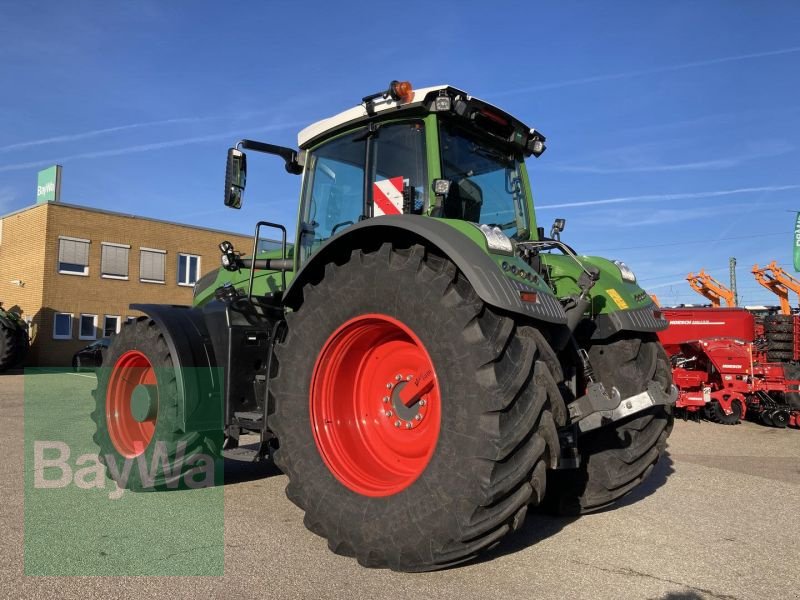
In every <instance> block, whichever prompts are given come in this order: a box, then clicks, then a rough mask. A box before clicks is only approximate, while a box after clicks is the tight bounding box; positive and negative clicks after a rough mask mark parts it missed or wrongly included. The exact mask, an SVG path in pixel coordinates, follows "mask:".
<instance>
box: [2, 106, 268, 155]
mask: <svg viewBox="0 0 800 600" xmlns="http://www.w3.org/2000/svg"><path fill="white" fill-rule="evenodd" d="M266 112H267V111H250V112H248V113H246V114H244V115H242V114H239V115H238V116H239V117H242V116H248V117H250V116H254V115H258V114H263V113H266ZM224 118H227V117H223V116H211V117H178V118H174V119H163V120H161V121H144V122H142V123H131V124H130V125H118V126H116V127H104V128H102V129H92V130H90V131H82V132H80V133H68V134H64V135H56V136H53V137H49V138H43V139H41V140H32V141H29V142H18V143H16V144H9V145H7V146H0V152H9V151H11V150H19V149H21V148H30V147H32V146H42V145H44V144H58V143H62V142H74V141H77V140H84V139H87V138H93V137H98V136H101V135H106V134H107V133H116V132H118V131H129V130H131V129H142V128H145V127H156V126H158V125H175V124H178V123H201V122H203V121H214V120H219V119H224Z"/></svg>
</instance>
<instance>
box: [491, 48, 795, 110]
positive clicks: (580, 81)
mask: <svg viewBox="0 0 800 600" xmlns="http://www.w3.org/2000/svg"><path fill="white" fill-rule="evenodd" d="M796 52H800V46H793V47H790V48H782V49H779V50H769V51H766V52H752V53H750V54H737V55H734V56H722V57H720V58H711V59H707V60H698V61H693V62H688V63H681V64H677V65H665V66H663V67H656V68H653V69H641V70H638V71H627V72H624V73H611V74H606V75H594V76H591V77H580V78H577V79H566V80H564V81H555V82H552V83H540V84H538V85H532V86H526V87H521V88H516V89H512V90H505V91H502V92H494V93H492V94H491V96H492V97H493V98H496V97H499V96H511V95H514V94H523V93H526V92H537V91H543V90H553V89H558V88H563V87H569V86H574V85H585V84H587V83H596V82H598V81H611V80H614V79H628V78H630V77H640V76H642V75H651V74H654V73H666V72H670V71H682V70H684V69H695V68H698V67H707V66H711V65H718V64H722V63H727V62H737V61H741V60H750V59H754V58H767V57H770V56H781V55H784V54H794V53H796Z"/></svg>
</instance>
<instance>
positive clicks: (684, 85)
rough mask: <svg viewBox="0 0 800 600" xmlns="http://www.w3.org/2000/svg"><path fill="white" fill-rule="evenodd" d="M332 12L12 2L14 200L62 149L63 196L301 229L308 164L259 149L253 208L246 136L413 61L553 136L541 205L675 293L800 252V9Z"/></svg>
mask: <svg viewBox="0 0 800 600" xmlns="http://www.w3.org/2000/svg"><path fill="white" fill-rule="evenodd" d="M317 6H319V7H320V8H319V9H316V8H315V4H314V3H313V2H312V3H299V2H258V3H234V4H231V3H222V2H214V3H212V2H151V1H149V0H145V1H143V0H137V1H136V2H128V3H107V2H104V3H101V2H69V3H66V2H9V1H7V0H6V1H4V2H2V4H0V214H4V213H7V212H10V211H12V210H16V209H18V208H22V207H24V206H27V205H30V204H33V203H34V202H35V188H36V172H37V171H38V170H39V169H41V168H43V167H46V166H48V165H51V164H54V163H56V162H57V163H59V164H61V165H63V167H64V173H63V182H62V183H63V187H62V189H63V191H62V200H63V201H64V202H70V203H76V204H84V205H88V206H95V207H99V208H107V209H111V210H117V211H122V212H130V213H135V214H140V215H144V216H150V217H156V218H162V219H170V220H176V221H180V222H185V223H192V224H197V225H204V226H210V227H216V228H221V229H226V230H232V231H239V232H249V231H251V227H252V224H253V223H255V221H256V220H258V219H268V220H272V221H281V222H284V223H286V224H287V225H290V226H291V227H292V229H293V223H294V219H295V211H296V205H297V197H298V187H299V178H297V177H293V176H291V175H288V174H286V173H285V172H284V171H283V167H282V164H281V163H280V161H279V160H277V159H275V158H272V157H261V156H254V157H253V159H252V160H251V161H250V165H249V170H250V173H249V181H248V190H247V194H246V199H245V207H244V208H243V209H242V210H241V211H238V212H236V211H232V210H227V209H225V208H224V207H223V206H222V188H223V175H224V161H225V153H226V150H227V148H228V146H229V145H231V144H232V143H233V142H235V141H236V140H237V139H239V138H241V137H251V138H254V139H260V140H263V141H269V142H273V143H277V144H282V145H290V146H291V145H295V144H296V134H297V131H298V130H299V129H301V128H302V127H304V126H305V125H307V124H309V123H311V122H313V121H315V120H318V119H320V118H324V117H326V116H329V115H331V114H333V113H336V112H339V111H340V110H343V109H345V108H348V107H350V106H352V105H355V104H356V103H357V102H358V101H359V100H360V98H361V97H362V96H364V95H366V94H368V93H371V92H375V91H379V90H381V89H384V88H385V87H386V84H387V82H388V81H389V80H391V79H395V78H397V79H409V80H411V81H412V82H413V83H414V85H415V86H416V87H424V86H427V85H434V84H439V83H450V84H452V85H455V86H457V87H461V88H462V89H465V90H467V91H469V92H470V93H472V94H474V95H476V96H479V97H482V98H484V99H486V100H488V101H490V102H493V103H495V104H497V105H499V106H501V107H503V108H504V109H506V110H508V111H509V112H511V113H513V114H515V115H516V116H518V117H519V118H520V119H522V120H523V121H525V122H526V123H528V124H530V125H531V126H534V127H536V128H537V129H539V130H541V131H542V132H543V133H544V134H545V135H547V137H548V150H547V152H546V153H545V154H544V155H543V156H542V157H541V158H540V159H538V160H535V161H533V162H532V164H531V165H530V168H531V173H532V177H533V186H534V194H535V198H536V204H537V214H538V219H539V222H540V224H542V225H545V226H547V227H548V229H549V225H550V223H551V222H552V220H553V219H554V218H555V217H565V218H566V219H567V229H566V232H565V234H564V237H563V239H564V240H565V241H567V242H568V243H570V244H571V245H573V246H574V247H576V248H577V249H578V250H579V251H581V252H584V253H593V254H599V255H602V256H607V257H610V258H621V259H623V260H625V261H626V262H627V263H628V264H629V265H630V266H631V267H632V268H633V269H634V270H635V271H636V273H637V274H638V276H639V279H640V281H641V283H642V285H644V286H645V287H646V288H647V289H648V290H650V291H652V292H654V293H656V294H658V296H659V297H660V298H661V299H662V302H664V303H674V302H698V301H702V298H701V297H700V296H698V295H697V294H695V293H694V292H693V291H691V289H690V288H689V286H688V284H686V282H685V281H684V280H683V278H684V277H685V274H686V273H688V272H689V271H697V270H699V269H700V268H701V267H705V268H706V269H707V270H708V271H709V272H711V273H712V274H713V275H714V276H715V277H717V278H718V279H720V280H721V281H727V278H728V258H729V257H730V256H735V257H736V258H737V259H738V262H739V268H738V280H739V290H740V299H741V300H742V301H744V302H745V303H749V304H751V303H765V302H768V303H771V304H775V303H776V299H775V297H774V296H772V295H771V294H769V293H768V292H766V291H765V290H763V289H762V288H760V287H759V286H758V284H757V283H756V282H755V280H754V279H753V278H752V276H751V274H750V272H749V271H750V267H751V266H752V265H753V263H759V264H763V263H766V262H769V261H771V260H777V261H778V262H779V263H781V264H783V265H784V266H785V267H787V268H791V265H790V263H791V245H792V237H793V235H792V231H793V221H794V215H793V214H791V211H796V210H800V172H798V166H799V165H800V101H799V98H800V4H798V3H796V2H790V1H787V2H777V1H774V2H766V3H755V2H744V1H739V2H733V1H728V2H712V1H704V2H685V1H676V2H669V3H667V2H662V3H642V2H603V3H600V2H550V3H543V2H526V3H519V6H517V7H516V8H513V6H514V3H503V4H502V5H501V4H497V3H494V4H492V3H487V2H471V1H469V0H465V1H462V2H459V3H447V2H440V3H433V2H414V1H406V2H402V3H373V4H365V3H363V2H337V3H329V2H325V3H322V2H320V3H319V4H318V5H317ZM332 6H336V8H335V9H332V8H330V7H332ZM323 7H326V8H323ZM793 302H796V299H794V300H793Z"/></svg>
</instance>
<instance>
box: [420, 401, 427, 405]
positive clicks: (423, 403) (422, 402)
mask: <svg viewBox="0 0 800 600" xmlns="http://www.w3.org/2000/svg"><path fill="white" fill-rule="evenodd" d="M426 404H427V402H425V400H420V401H419V405H420V406H425V405H426Z"/></svg>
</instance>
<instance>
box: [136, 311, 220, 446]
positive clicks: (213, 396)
mask: <svg viewBox="0 0 800 600" xmlns="http://www.w3.org/2000/svg"><path fill="white" fill-rule="evenodd" d="M130 308H132V309H133V310H138V311H140V312H143V313H144V314H146V315H147V316H148V317H149V318H151V319H152V320H153V321H154V322H155V323H156V324H157V325H158V327H159V329H160V330H161V332H162V333H163V334H164V340H165V341H166V343H167V347H168V348H169V352H170V355H171V356H172V357H173V363H174V367H175V377H176V381H177V384H178V402H179V408H180V409H182V410H181V411H180V413H181V415H182V423H181V425H182V427H183V430H184V431H222V429H223V423H222V421H223V419H222V409H223V402H222V390H223V381H224V376H223V372H222V371H223V370H222V368H217V362H216V357H215V356H214V348H213V346H212V343H211V339H210V337H209V335H208V329H207V328H206V324H205V321H204V319H203V313H202V311H200V310H198V309H194V308H190V307H188V306H175V305H169V304H131V305H130ZM187 365H191V366H188V367H187Z"/></svg>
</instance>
